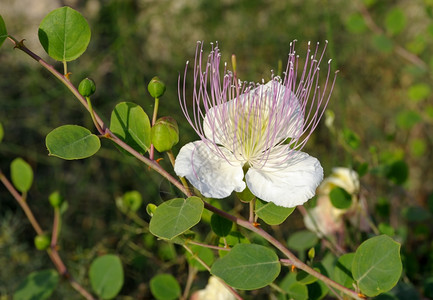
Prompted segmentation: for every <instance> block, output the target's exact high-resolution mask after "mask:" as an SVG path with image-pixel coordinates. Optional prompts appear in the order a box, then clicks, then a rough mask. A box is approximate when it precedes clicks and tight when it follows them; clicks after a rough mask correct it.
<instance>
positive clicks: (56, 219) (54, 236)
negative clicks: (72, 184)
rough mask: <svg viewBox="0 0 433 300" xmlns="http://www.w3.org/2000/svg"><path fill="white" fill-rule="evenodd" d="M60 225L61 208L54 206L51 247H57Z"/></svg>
mask: <svg viewBox="0 0 433 300" xmlns="http://www.w3.org/2000/svg"><path fill="white" fill-rule="evenodd" d="M59 227H60V209H59V208H58V207H56V208H54V220H53V232H52V234H51V249H55V248H56V247H57V238H58V237H59Z"/></svg>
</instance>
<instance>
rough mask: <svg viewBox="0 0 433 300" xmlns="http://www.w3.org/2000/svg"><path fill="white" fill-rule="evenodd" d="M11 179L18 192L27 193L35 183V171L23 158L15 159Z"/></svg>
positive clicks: (12, 164)
mask: <svg viewBox="0 0 433 300" xmlns="http://www.w3.org/2000/svg"><path fill="white" fill-rule="evenodd" d="M11 179H12V182H13V184H14V186H15V187H16V188H17V190H18V191H20V192H22V193H25V192H27V191H28V190H29V189H30V187H31V186H32V183H33V170H32V167H30V165H29V164H28V163H26V162H25V161H24V160H23V159H22V158H15V159H14V160H13V161H12V163H11Z"/></svg>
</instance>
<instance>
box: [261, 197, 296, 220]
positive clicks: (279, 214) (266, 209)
mask: <svg viewBox="0 0 433 300" xmlns="http://www.w3.org/2000/svg"><path fill="white" fill-rule="evenodd" d="M295 208H296V207H289V208H287V207H282V206H277V205H275V204H274V203H272V202H266V201H263V200H260V199H257V200H256V208H255V213H256V215H257V216H259V218H260V219H262V220H263V221H264V222H265V223H266V224H269V225H280V224H281V223H283V222H284V221H285V220H286V219H287V217H288V216H290V215H291V213H292V212H293V211H294V210H295Z"/></svg>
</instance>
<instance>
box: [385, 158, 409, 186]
mask: <svg viewBox="0 0 433 300" xmlns="http://www.w3.org/2000/svg"><path fill="white" fill-rule="evenodd" d="M386 177H387V178H388V179H389V180H391V181H393V182H394V183H395V184H403V183H404V182H405V181H406V180H407V178H408V177H409V167H408V166H407V164H406V162H405V161H404V160H396V161H394V162H393V163H392V164H390V165H389V166H388V169H387V171H386Z"/></svg>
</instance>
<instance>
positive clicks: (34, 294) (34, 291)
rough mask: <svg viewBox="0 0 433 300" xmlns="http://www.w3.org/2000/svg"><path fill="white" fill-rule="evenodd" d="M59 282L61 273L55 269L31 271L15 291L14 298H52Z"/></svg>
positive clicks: (22, 299) (30, 299) (28, 299)
mask: <svg viewBox="0 0 433 300" xmlns="http://www.w3.org/2000/svg"><path fill="white" fill-rule="evenodd" d="M58 282H59V274H58V273H57V272H56V271H55V270H53V269H49V270H43V271H38V272H33V273H30V274H29V275H28V276H27V277H26V279H24V281H23V282H21V284H20V285H19V286H18V289H17V290H16V291H15V293H14V296H13V299H14V300H33V299H38V300H44V299H48V298H50V296H51V294H52V293H53V291H54V290H55V289H56V287H57V284H58Z"/></svg>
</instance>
